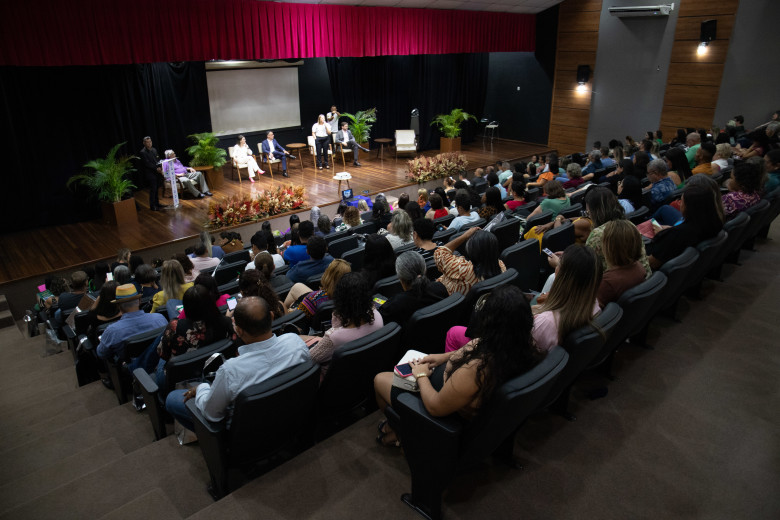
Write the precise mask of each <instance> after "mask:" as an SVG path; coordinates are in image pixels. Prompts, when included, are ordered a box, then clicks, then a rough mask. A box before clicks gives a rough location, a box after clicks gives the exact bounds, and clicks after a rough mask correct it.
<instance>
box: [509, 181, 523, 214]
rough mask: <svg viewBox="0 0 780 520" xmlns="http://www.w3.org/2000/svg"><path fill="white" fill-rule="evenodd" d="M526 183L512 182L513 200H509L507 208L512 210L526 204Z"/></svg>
mask: <svg viewBox="0 0 780 520" xmlns="http://www.w3.org/2000/svg"><path fill="white" fill-rule="evenodd" d="M525 202H526V201H525V185H524V184H523V183H522V182H521V181H515V182H513V183H512V200H510V201H507V203H506V207H507V209H511V210H512V211H514V210H516V209H517V208H519V207H521V206H524V205H525Z"/></svg>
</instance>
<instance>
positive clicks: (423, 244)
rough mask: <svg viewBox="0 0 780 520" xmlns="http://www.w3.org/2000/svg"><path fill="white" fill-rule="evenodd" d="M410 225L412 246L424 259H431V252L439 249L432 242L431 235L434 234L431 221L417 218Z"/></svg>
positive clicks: (434, 230)
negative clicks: (411, 227)
mask: <svg viewBox="0 0 780 520" xmlns="http://www.w3.org/2000/svg"><path fill="white" fill-rule="evenodd" d="M412 225H413V226H414V231H413V232H412V238H414V245H416V246H417V249H416V251H417V252H418V253H420V254H421V255H422V257H423V258H424V259H428V258H433V252H434V251H435V250H436V248H437V247H439V246H438V244H436V242H434V241H433V235H434V234H435V233H436V228H435V227H434V224H433V221H432V220H430V219H427V218H418V219H417V220H415V221H414V223H413V224H412Z"/></svg>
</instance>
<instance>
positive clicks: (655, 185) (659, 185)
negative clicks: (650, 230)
mask: <svg viewBox="0 0 780 520" xmlns="http://www.w3.org/2000/svg"><path fill="white" fill-rule="evenodd" d="M647 178H648V179H649V180H650V182H651V188H650V210H651V211H654V210H656V209H658V208H659V207H661V206H662V205H663V203H664V202H665V201H666V199H667V197H669V195H671V193H672V192H673V191H674V190H675V189H677V186H675V185H674V181H672V179H670V178H669V177H668V175H667V169H666V161H664V160H663V159H655V160H653V161H651V162H650V164H648V165H647Z"/></svg>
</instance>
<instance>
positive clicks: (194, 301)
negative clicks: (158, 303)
mask: <svg viewBox="0 0 780 520" xmlns="http://www.w3.org/2000/svg"><path fill="white" fill-rule="evenodd" d="M182 303H183V304H184V309H183V311H182V313H183V314H185V315H186V317H181V316H179V317H176V318H174V319H172V320H171V321H170V323H168V327H167V328H166V329H165V332H163V336H162V339H161V340H160V344H159V346H158V347H157V352H158V355H159V356H160V359H161V360H162V361H163V363H162V364H163V365H164V364H165V362H167V361H168V360H170V359H171V358H174V357H176V356H179V355H181V354H184V353H186V352H189V351H190V350H195V349H197V348H200V347H204V346H206V345H211V344H212V343H214V342H215V341H219V340H221V339H225V338H227V337H229V336H230V335H231V334H233V325H232V323H231V321H230V318H228V317H227V316H225V315H223V314H222V313H221V312H219V309H218V308H217V303H216V302H215V301H214V295H213V294H212V293H211V291H210V290H209V288H208V287H206V286H205V285H200V284H195V285H193V286H192V287H190V288H189V289H187V291H186V292H185V293H184V297H183V298H182ZM158 368H160V367H159V365H158Z"/></svg>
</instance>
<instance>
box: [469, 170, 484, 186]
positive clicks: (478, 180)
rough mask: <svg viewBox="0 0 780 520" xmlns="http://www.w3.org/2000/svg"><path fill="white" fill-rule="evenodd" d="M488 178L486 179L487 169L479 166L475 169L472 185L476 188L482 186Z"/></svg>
mask: <svg viewBox="0 0 780 520" xmlns="http://www.w3.org/2000/svg"><path fill="white" fill-rule="evenodd" d="M486 183H487V179H485V170H483V169H482V168H477V169H476V170H474V178H473V179H471V182H470V184H471V186H474V187H475V188H476V187H478V186H481V185H482V184H486Z"/></svg>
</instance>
